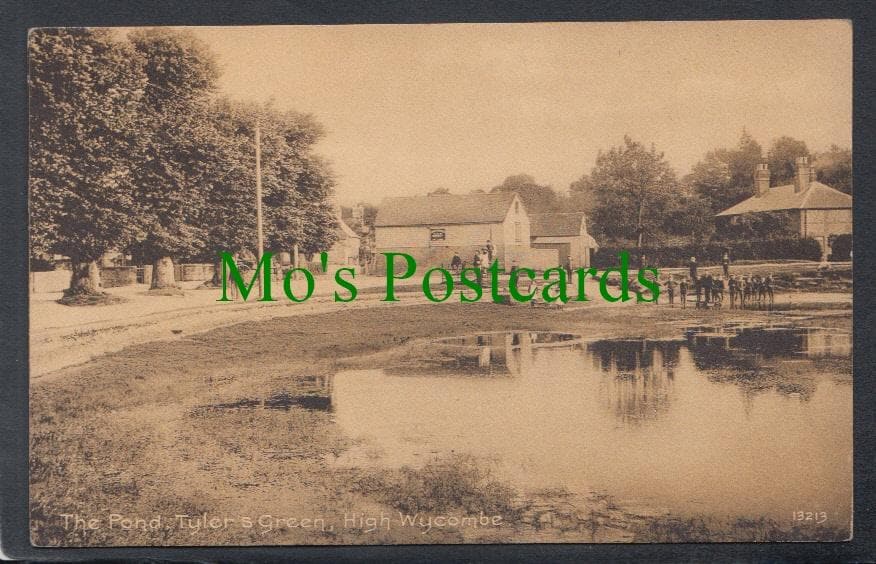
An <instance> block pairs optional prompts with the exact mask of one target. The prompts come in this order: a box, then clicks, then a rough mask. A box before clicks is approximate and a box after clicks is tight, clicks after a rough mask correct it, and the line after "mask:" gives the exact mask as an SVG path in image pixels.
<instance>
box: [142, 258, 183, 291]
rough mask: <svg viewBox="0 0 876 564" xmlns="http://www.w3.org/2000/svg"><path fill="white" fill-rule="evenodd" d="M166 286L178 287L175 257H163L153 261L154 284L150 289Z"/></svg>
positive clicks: (159, 288)
mask: <svg viewBox="0 0 876 564" xmlns="http://www.w3.org/2000/svg"><path fill="white" fill-rule="evenodd" d="M164 288H177V285H176V277H175V276H174V272H173V259H171V258H170V257H161V258H160V259H158V260H156V261H155V262H153V263H152V285H151V286H150V287H149V289H150V290H161V289H164Z"/></svg>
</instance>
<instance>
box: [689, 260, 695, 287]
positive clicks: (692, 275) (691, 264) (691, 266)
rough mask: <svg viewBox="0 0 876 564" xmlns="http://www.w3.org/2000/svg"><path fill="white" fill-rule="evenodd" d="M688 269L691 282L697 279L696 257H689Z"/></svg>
mask: <svg viewBox="0 0 876 564" xmlns="http://www.w3.org/2000/svg"><path fill="white" fill-rule="evenodd" d="M688 265H689V270H690V273H689V274H690V279H691V282H692V283H693V282H695V281H696V280H697V257H690V262H689V263H688Z"/></svg>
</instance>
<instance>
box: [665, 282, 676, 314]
mask: <svg viewBox="0 0 876 564" xmlns="http://www.w3.org/2000/svg"><path fill="white" fill-rule="evenodd" d="M666 295H668V296H669V305H670V307H671V306H673V305H675V280H673V279H672V275H671V274H670V275H669V280H667V281H666Z"/></svg>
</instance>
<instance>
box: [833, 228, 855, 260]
mask: <svg viewBox="0 0 876 564" xmlns="http://www.w3.org/2000/svg"><path fill="white" fill-rule="evenodd" d="M851 252H852V236H851V235H847V234H844V235H834V236H833V237H831V238H830V260H849V258H850V257H849V253H851Z"/></svg>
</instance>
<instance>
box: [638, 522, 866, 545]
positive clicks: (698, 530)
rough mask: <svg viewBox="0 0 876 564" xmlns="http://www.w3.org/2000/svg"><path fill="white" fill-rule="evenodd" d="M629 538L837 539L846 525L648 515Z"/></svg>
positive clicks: (669, 540)
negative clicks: (790, 524)
mask: <svg viewBox="0 0 876 564" xmlns="http://www.w3.org/2000/svg"><path fill="white" fill-rule="evenodd" d="M634 535H635V536H634V539H633V542H663V543H673V542H795V541H796V542H799V541H810V542H840V541H845V540H849V537H850V536H851V534H850V532H849V529H848V528H843V527H835V526H832V525H823V524H822V525H798V526H783V525H780V524H779V523H777V522H776V521H775V520H773V519H768V518H765V517H760V518H757V519H747V518H742V517H735V518H716V517H710V516H703V515H698V516H694V517H677V516H667V517H659V518H654V519H649V520H647V521H646V522H645V523H643V524H641V525H639V526H638V527H636V528H635V530H634Z"/></svg>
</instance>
